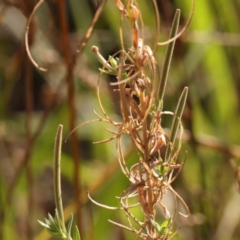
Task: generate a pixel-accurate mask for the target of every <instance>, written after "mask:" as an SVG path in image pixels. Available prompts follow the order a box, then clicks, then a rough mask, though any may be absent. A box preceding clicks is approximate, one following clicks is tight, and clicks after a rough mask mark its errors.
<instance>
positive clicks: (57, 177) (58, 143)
mask: <svg viewBox="0 0 240 240" xmlns="http://www.w3.org/2000/svg"><path fill="white" fill-rule="evenodd" d="M62 131H63V125H61V124H60V125H59V126H58V130H57V134H56V138H55V147H54V166H53V168H54V196H55V204H56V208H57V213H58V214H56V215H58V220H59V222H60V224H61V226H62V228H63V229H64V230H65V224H64V215H63V205H62V193H61V147H62Z"/></svg>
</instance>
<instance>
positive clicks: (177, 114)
mask: <svg viewBox="0 0 240 240" xmlns="http://www.w3.org/2000/svg"><path fill="white" fill-rule="evenodd" d="M187 95H188V87H185V88H184V89H183V92H182V94H181V96H180V98H179V101H178V105H177V107H176V110H175V115H174V118H173V122H172V126H171V131H170V137H169V141H170V142H171V143H172V145H174V142H175V139H176V135H177V131H178V127H179V122H180V120H181V118H182V113H183V110H184V107H185V104H186V100H187ZM170 156H171V146H170V144H169V145H168V146H167V150H166V154H165V162H168V160H169V158H170Z"/></svg>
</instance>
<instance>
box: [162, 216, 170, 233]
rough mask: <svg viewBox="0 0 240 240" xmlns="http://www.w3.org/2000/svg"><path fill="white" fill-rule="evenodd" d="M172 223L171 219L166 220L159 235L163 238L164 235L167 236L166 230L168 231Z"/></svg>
mask: <svg viewBox="0 0 240 240" xmlns="http://www.w3.org/2000/svg"><path fill="white" fill-rule="evenodd" d="M170 223H171V218H168V219H166V220H165V221H164V222H163V223H162V225H161V227H160V228H161V229H160V231H159V235H160V236H162V235H165V234H166V230H167V229H168V227H169V224H170Z"/></svg>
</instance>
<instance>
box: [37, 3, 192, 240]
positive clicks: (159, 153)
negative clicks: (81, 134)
mask: <svg viewBox="0 0 240 240" xmlns="http://www.w3.org/2000/svg"><path fill="white" fill-rule="evenodd" d="M115 2H116V11H120V12H121V22H120V40H121V49H120V50H119V51H118V52H117V53H115V54H114V55H113V56H109V57H108V58H107V59H105V58H104V57H103V56H102V55H101V53H100V50H99V48H98V47H97V46H93V47H92V51H93V52H94V53H95V54H96V57H97V58H98V60H99V61H100V62H101V64H102V68H101V69H100V74H99V78H98V86H97V97H98V103H99V106H100V109H101V113H97V112H94V113H95V114H96V116H97V118H96V119H93V120H90V121H87V122H84V123H82V124H80V125H79V126H78V127H76V128H75V129H74V130H73V131H75V130H77V129H78V128H80V127H82V126H84V125H86V124H89V123H93V122H97V121H100V122H101V121H102V122H106V123H109V124H110V125H112V126H114V127H115V129H116V130H115V131H112V130H108V131H109V132H110V133H111V134H112V137H111V138H109V139H103V140H101V141H99V142H97V143H98V144H102V143H106V142H109V141H112V140H115V141H116V152H117V156H118V161H119V165H120V168H121V171H122V173H123V174H124V175H125V176H126V177H127V178H128V180H129V187H128V188H127V189H123V191H122V194H121V195H120V196H119V198H118V199H119V202H120V207H113V206H107V205H104V203H98V202H96V201H95V200H94V199H93V198H92V197H91V195H90V194H91V193H88V197H89V199H90V200H91V201H92V202H93V203H94V204H96V205H98V206H100V207H103V208H106V209H111V210H119V209H121V210H122V211H124V212H125V214H126V219H127V222H128V224H126V225H123V224H120V223H118V222H114V221H112V220H109V221H110V222H111V223H112V224H115V225H117V226H119V227H121V228H123V229H125V230H127V231H131V232H133V233H134V234H135V239H138V238H141V239H146V240H150V239H171V238H173V236H174V235H175V234H176V233H177V230H175V231H173V225H174V220H175V217H176V215H177V214H180V215H182V216H184V217H187V216H188V215H189V209H188V206H187V205H186V204H185V202H184V200H183V199H182V198H181V196H180V195H179V194H178V193H177V192H176V191H175V190H174V189H173V187H172V183H173V181H174V180H175V179H176V177H177V175H178V174H179V173H180V171H181V169H182V167H183V164H184V160H183V161H182V162H178V160H179V159H178V154H179V151H180V149H181V137H182V133H183V126H182V123H181V117H182V113H183V109H184V106H185V102H186V98H187V94H188V88H187V87H185V88H184V89H183V91H182V94H181V96H180V98H179V101H178V103H177V106H176V109H175V112H174V113H172V112H169V111H166V110H165V109H164V92H165V88H166V84H167V79H168V72H169V69H170V62H171V58H172V53H173V49H174V44H175V41H176V39H177V38H178V37H179V36H180V35H181V34H182V33H183V32H184V31H185V29H186V28H187V26H188V25H189V23H190V21H191V18H192V15H193V9H194V1H192V10H191V13H190V16H189V19H188V21H187V23H186V25H185V27H184V28H183V29H182V30H181V31H178V27H179V19H180V10H176V13H175V17H174V19H173V23H172V28H171V32H170V38H169V40H168V41H166V42H158V36H159V23H160V20H159V19H160V18H159V14H158V10H157V2H156V0H153V1H152V2H153V5H154V9H155V15H156V24H157V28H156V29H157V30H156V43H155V46H154V47H153V49H152V48H151V47H150V46H148V45H146V44H145V40H144V24H143V19H142V15H141V12H140V9H139V7H138V4H137V1H136V0H135V1H133V0H126V1H120V0H116V1H115ZM125 20H126V21H128V23H129V27H130V29H131V37H132V46H131V47H126V46H125V45H124V41H123V33H124V31H123V29H122V27H121V26H122V24H121V23H122V21H125ZM139 23H140V24H139ZM139 26H140V27H139ZM139 28H140V29H139ZM86 39H87V37H86ZM161 45H168V46H167V49H166V55H165V60H164V63H163V65H162V66H161V71H160V70H159V65H158V63H157V61H156V59H155V57H154V53H155V51H156V49H157V47H158V46H161ZM103 74H110V75H113V76H114V77H115V79H116V81H115V82H113V83H110V84H111V85H112V86H113V91H114V94H119V98H120V107H121V114H122V121H121V122H116V121H114V120H113V119H111V117H110V116H109V115H108V113H107V112H106V111H105V109H104V105H103V103H102V101H101V88H100V81H101V78H102V76H103ZM166 114H168V115H171V116H172V125H171V129H170V134H169V136H166V134H165V132H164V130H163V126H162V125H161V119H162V116H163V115H166ZM61 134H62V126H61V125H60V126H59V128H58V132H57V137H56V143H55V158H54V173H55V174H54V185H55V203H56V216H55V218H53V217H52V216H51V215H49V217H48V219H46V220H45V222H42V221H39V222H40V224H42V225H43V226H44V227H46V228H47V230H48V231H49V232H50V233H51V234H52V235H53V236H57V237H60V238H62V239H74V240H75V239H80V235H79V231H78V229H77V227H75V228H74V230H73V233H72V231H71V228H72V218H71V220H70V222H69V224H68V226H67V227H66V226H65V223H64V216H63V207H62V200H61V186H60V154H61V153H60V151H61ZM123 135H126V136H128V137H129V138H130V139H131V142H132V144H133V145H134V148H135V150H136V155H137V156H138V157H137V159H136V162H135V163H134V164H133V165H132V166H131V167H127V164H126V159H125V157H124V151H123V146H122V141H123V139H122V136H123ZM177 135H178V138H179V139H178V141H176V142H175V140H176V137H177ZM163 150H164V151H163ZM167 192H170V193H171V194H172V196H173V199H174V202H175V211H170V210H169V209H168V207H167V206H166V205H164V203H163V202H162V199H163V196H164V195H165V194H166V193H167ZM134 199H135V203H134ZM130 200H131V204H130V203H129V201H130ZM179 202H181V204H182V205H183V206H184V208H185V210H184V212H181V211H179V210H178V203H179ZM157 207H160V208H161V209H162V212H163V216H164V220H163V221H162V222H158V221H156V214H157V211H156V208H157ZM135 208H138V209H139V211H141V212H142V214H143V217H142V218H141V220H139V219H138V218H137V217H135V216H134V214H133V213H132V209H135Z"/></svg>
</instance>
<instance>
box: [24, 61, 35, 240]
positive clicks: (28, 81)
mask: <svg viewBox="0 0 240 240" xmlns="http://www.w3.org/2000/svg"><path fill="white" fill-rule="evenodd" d="M25 59H26V68H25V73H26V76H25V89H26V93H25V108H26V121H25V126H26V139H27V144H28V145H30V146H31V145H32V144H31V138H32V136H31V117H32V109H33V95H32V89H33V87H32V70H33V69H32V65H31V62H30V60H29V59H28V58H25ZM30 157H31V148H30V153H29V155H28V158H27V164H26V179H27V184H28V213H27V219H26V221H27V237H28V239H29V240H31V239H32V237H33V232H32V224H31V223H32V214H33V176H32V169H31V161H30Z"/></svg>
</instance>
